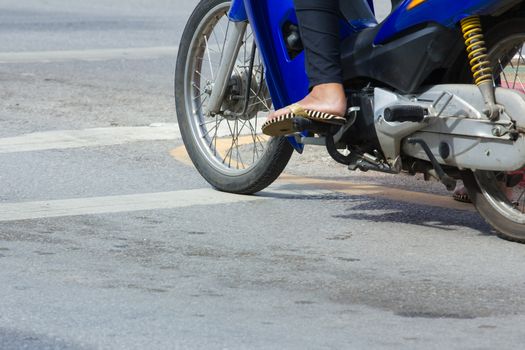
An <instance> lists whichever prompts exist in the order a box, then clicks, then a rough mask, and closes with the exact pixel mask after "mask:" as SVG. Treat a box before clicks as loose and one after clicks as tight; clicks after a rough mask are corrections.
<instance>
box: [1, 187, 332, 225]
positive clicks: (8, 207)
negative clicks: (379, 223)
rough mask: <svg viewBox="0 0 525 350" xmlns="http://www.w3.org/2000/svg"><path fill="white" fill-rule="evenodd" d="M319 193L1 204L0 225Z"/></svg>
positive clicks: (275, 190)
mask: <svg viewBox="0 0 525 350" xmlns="http://www.w3.org/2000/svg"><path fill="white" fill-rule="evenodd" d="M333 193H334V192H333V191H329V190H322V189H307V188H306V189H304V188H303V189H299V188H295V187H294V186H292V188H289V186H282V185H280V186H275V185H274V186H271V187H270V188H269V189H268V190H267V191H264V192H261V194H260V195H254V196H242V195H236V194H231V193H225V192H219V191H217V190H214V189H212V188H200V189H194V190H181V191H171V192H157V193H141V194H130V195H119V196H105V197H88V198H73V199H58V200H48V201H34V202H20V203H0V222H7V221H18V220H33V219H43V218H56V217H66V216H78V215H96V214H111V213H125V212H134V211H143V210H161V209H175V208H185V207H193V206H202V205H217V204H228V203H243V202H252V201H266V200H271V199H276V198H290V199H294V198H299V197H309V196H322V195H327V194H333Z"/></svg>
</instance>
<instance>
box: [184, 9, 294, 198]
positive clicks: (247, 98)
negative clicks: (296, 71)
mask: <svg viewBox="0 0 525 350" xmlns="http://www.w3.org/2000/svg"><path fill="white" fill-rule="evenodd" d="M230 4H231V3H230V1H225V0H202V1H201V2H200V3H199V4H198V5H197V7H196V9H195V10H194V12H193V14H192V15H191V17H190V19H189V21H188V23H187V25H186V28H185V29H184V33H183V35H182V39H181V43H180V46H179V55H178V57H177V65H176V72H175V104H176V110H177V118H178V122H179V127H180V130H181V134H182V138H183V141H184V144H185V146H186V150H187V151H188V154H189V156H190V158H191V160H192V161H193V164H194V165H195V167H196V168H197V170H198V171H199V172H200V174H201V175H202V176H203V177H204V178H205V179H206V180H207V181H208V182H209V183H210V184H211V185H212V186H214V187H215V188H217V189H218V190H221V191H226V192H232V193H240V194H251V193H254V192H258V191H260V190H262V189H264V188H265V187H267V186H268V185H270V184H271V183H272V182H273V181H274V180H275V179H276V178H277V177H278V176H279V175H280V174H281V172H282V171H283V170H284V168H285V166H286V164H287V163H288V161H289V159H290V157H291V155H292V153H293V148H292V146H291V145H290V143H289V142H288V141H287V140H286V139H285V138H283V137H280V138H269V137H267V136H265V135H264V134H262V132H261V125H262V124H263V122H264V121H265V119H266V117H267V115H268V113H269V111H270V110H271V108H272V101H271V98H270V96H269V92H268V88H267V86H266V83H265V79H264V66H263V64H262V62H261V59H260V57H259V55H258V51H257V49H256V47H255V44H254V38H253V33H252V31H251V29H250V26H249V25H248V29H247V30H246V32H245V34H244V37H243V39H242V45H241V47H240V49H239V51H238V54H237V58H236V62H235V66H234V69H233V72H232V75H231V77H230V79H229V83H228V87H227V90H226V95H225V97H224V99H223V101H222V106H221V110H220V112H219V113H217V114H215V115H208V114H206V112H205V111H206V106H207V103H208V99H209V97H210V95H211V91H212V89H213V87H214V85H215V83H216V81H215V77H216V74H217V71H218V69H219V67H220V66H221V63H223V62H221V61H222V60H223V52H224V47H225V43H226V41H227V40H228V34H231V26H232V25H233V24H232V23H231V22H230V21H229V19H228V16H227V12H228V10H229V8H230ZM246 92H248V94H246Z"/></svg>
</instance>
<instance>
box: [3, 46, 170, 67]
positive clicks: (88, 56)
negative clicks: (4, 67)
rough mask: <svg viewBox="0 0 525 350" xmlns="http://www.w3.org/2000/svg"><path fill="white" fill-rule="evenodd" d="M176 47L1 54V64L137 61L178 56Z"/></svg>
mask: <svg viewBox="0 0 525 350" xmlns="http://www.w3.org/2000/svg"><path fill="white" fill-rule="evenodd" d="M177 51H178V48H177V47H176V46H157V47H139V48H121V49H88V50H63V51H27V52H25V51H22V52H0V64H7V63H50V62H66V61H108V60H119V59H127V60H133V59H134V60H137V59H153V58H160V57H166V56H168V57H174V56H176V55H177Z"/></svg>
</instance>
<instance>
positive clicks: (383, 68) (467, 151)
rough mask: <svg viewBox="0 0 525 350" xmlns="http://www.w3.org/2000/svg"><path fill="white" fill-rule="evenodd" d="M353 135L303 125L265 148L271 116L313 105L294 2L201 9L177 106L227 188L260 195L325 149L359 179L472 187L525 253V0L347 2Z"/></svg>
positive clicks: (203, 160) (194, 143) (203, 162)
mask: <svg viewBox="0 0 525 350" xmlns="http://www.w3.org/2000/svg"><path fill="white" fill-rule="evenodd" d="M341 14H342V18H341V22H340V28H341V35H340V36H341V49H342V57H341V60H342V64H343V70H344V86H345V91H346V95H347V99H348V106H349V108H348V111H347V114H346V116H345V117H346V124H344V125H342V126H341V125H329V124H323V123H318V122H317V123H316V122H313V121H311V120H309V119H304V118H300V117H298V118H295V119H294V130H295V131H296V132H295V133H294V134H292V135H289V136H287V137H273V138H270V137H266V136H265V135H263V134H262V132H261V125H262V124H263V122H264V121H265V119H266V118H267V115H268V113H269V112H270V111H271V110H272V109H277V108H281V107H283V106H286V105H289V104H291V103H293V102H295V101H298V100H300V99H302V98H303V97H304V96H305V95H306V94H307V93H308V78H307V76H306V73H305V65H304V50H303V47H302V43H301V37H300V32H299V29H298V25H297V18H296V15H295V11H294V6H293V1H292V0H232V1H229V0H201V1H200V2H199V4H198V5H197V7H196V8H195V10H194V12H193V13H192V15H191V17H190V18H189V20H188V22H187V25H186V27H185V30H184V32H183V35H182V39H181V42H180V46H179V54H178V57H177V63H176V72H175V103H176V111H177V118H178V122H179V126H180V130H181V134H182V137H183V141H184V144H185V146H186V149H187V151H188V154H189V155H190V157H191V159H192V161H193V163H194V165H195V167H196V168H197V169H198V171H199V172H200V174H201V175H202V176H203V177H204V178H205V179H206V180H207V181H208V182H209V183H210V184H211V185H212V186H214V187H215V188H216V189H218V190H220V191H227V192H232V193H239V194H252V193H255V192H258V191H261V190H262V189H264V188H265V187H267V186H268V185H270V184H271V183H272V182H273V181H274V180H275V179H276V178H277V177H278V176H279V175H280V174H281V172H282V171H283V169H284V168H285V166H286V164H287V163H288V161H289V159H290V157H291V155H292V153H293V152H294V150H295V151H297V152H299V153H302V152H303V150H304V145H307V144H308V145H318V146H322V147H325V148H326V150H327V152H328V153H329V154H330V155H331V156H332V158H333V159H334V160H335V161H337V162H338V163H341V164H344V165H345V166H347V167H348V169H349V170H357V169H359V170H362V171H380V172H385V173H390V174H400V173H407V174H411V175H414V174H417V173H422V174H424V176H425V179H429V178H435V179H437V180H439V181H440V182H442V183H443V184H444V185H445V186H446V188H447V189H448V190H451V191H452V190H453V189H454V188H455V186H456V182H457V180H462V181H463V183H464V185H465V187H466V188H467V190H468V193H469V196H470V199H471V200H472V202H473V204H474V205H475V207H476V208H477V210H478V211H479V213H480V214H481V216H482V217H483V218H484V219H485V220H486V222H487V223H489V224H490V225H491V226H492V227H493V228H494V229H495V230H496V231H497V234H498V235H499V236H500V237H502V238H504V239H507V240H511V241H516V242H520V243H525V184H524V181H523V172H522V171H520V169H522V168H523V167H524V166H525V135H524V133H525V94H524V92H525V87H524V85H523V80H524V79H525V76H524V75H523V74H524V72H523V69H522V68H521V66H522V63H523V62H524V58H523V53H522V50H523V43H524V42H525V1H523V0H462V1H457V0H392V11H391V13H390V14H389V15H388V16H387V17H386V19H384V20H383V21H381V23H378V21H377V20H376V17H375V14H374V6H373V3H372V0H353V1H341Z"/></svg>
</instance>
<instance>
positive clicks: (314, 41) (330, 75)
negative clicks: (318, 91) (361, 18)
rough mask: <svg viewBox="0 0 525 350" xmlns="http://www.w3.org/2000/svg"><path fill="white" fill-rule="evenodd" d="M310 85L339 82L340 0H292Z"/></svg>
mask: <svg viewBox="0 0 525 350" xmlns="http://www.w3.org/2000/svg"><path fill="white" fill-rule="evenodd" d="M294 2H295V9H296V13H297V19H298V20H299V30H300V32H301V38H302V41H303V46H304V49H305V56H306V74H307V75H308V79H309V82H310V88H313V87H314V86H316V85H319V84H324V83H342V79H343V78H342V75H343V72H342V68H341V47H340V39H339V19H340V18H341V12H340V9H339V0H294Z"/></svg>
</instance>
